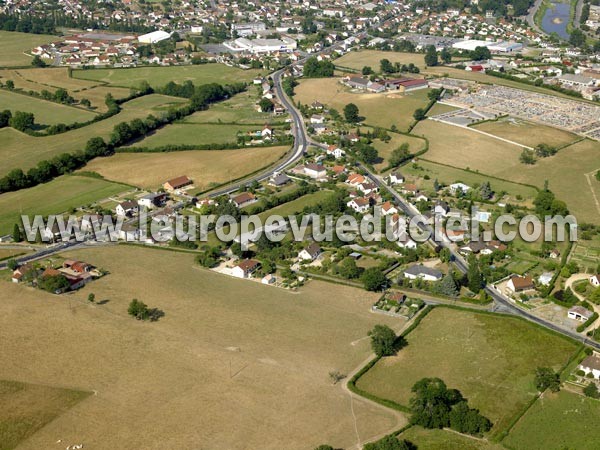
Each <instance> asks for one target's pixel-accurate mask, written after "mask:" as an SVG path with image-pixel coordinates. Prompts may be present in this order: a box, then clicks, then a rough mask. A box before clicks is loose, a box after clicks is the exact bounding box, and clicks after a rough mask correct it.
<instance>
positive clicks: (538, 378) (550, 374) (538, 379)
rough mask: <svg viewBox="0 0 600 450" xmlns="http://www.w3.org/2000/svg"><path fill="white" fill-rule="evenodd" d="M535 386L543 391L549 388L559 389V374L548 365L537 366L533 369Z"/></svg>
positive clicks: (555, 390) (554, 390)
mask: <svg viewBox="0 0 600 450" xmlns="http://www.w3.org/2000/svg"><path fill="white" fill-rule="evenodd" d="M535 387H536V388H537V390H538V391H540V392H544V391H545V390H546V389H550V390H551V391H552V392H558V391H560V376H559V374H558V373H556V372H555V371H554V370H552V369H551V368H549V367H538V368H537V369H536V370H535Z"/></svg>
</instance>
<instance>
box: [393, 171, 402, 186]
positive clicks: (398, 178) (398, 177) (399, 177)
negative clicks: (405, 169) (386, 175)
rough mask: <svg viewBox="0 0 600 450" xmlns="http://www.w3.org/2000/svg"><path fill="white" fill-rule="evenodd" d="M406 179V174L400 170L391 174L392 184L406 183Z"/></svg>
mask: <svg viewBox="0 0 600 450" xmlns="http://www.w3.org/2000/svg"><path fill="white" fill-rule="evenodd" d="M404 180H405V178H404V175H402V174H401V173H400V172H392V173H391V174H390V184H400V183H404Z"/></svg>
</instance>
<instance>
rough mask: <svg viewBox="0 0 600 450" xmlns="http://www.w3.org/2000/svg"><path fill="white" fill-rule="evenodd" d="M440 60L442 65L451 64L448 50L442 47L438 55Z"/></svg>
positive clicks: (450, 54)
mask: <svg viewBox="0 0 600 450" xmlns="http://www.w3.org/2000/svg"><path fill="white" fill-rule="evenodd" d="M440 58H441V59H442V61H443V62H444V64H449V63H450V62H452V53H451V52H450V50H448V48H446V47H444V48H443V49H442V51H441V53H440Z"/></svg>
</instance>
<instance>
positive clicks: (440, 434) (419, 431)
mask: <svg viewBox="0 0 600 450" xmlns="http://www.w3.org/2000/svg"><path fill="white" fill-rule="evenodd" d="M399 438H400V439H406V440H407V441H410V442H412V443H413V444H415V445H416V446H417V448H424V449H426V450H502V449H504V447H503V446H502V445H500V444H492V443H491V442H489V441H484V440H482V439H475V438H472V437H469V436H465V435H461V434H457V433H453V432H452V431H445V430H426V429H424V428H421V427H419V426H415V427H411V428H409V429H408V430H406V431H405V432H404V433H402V434H401V435H400V436H399Z"/></svg>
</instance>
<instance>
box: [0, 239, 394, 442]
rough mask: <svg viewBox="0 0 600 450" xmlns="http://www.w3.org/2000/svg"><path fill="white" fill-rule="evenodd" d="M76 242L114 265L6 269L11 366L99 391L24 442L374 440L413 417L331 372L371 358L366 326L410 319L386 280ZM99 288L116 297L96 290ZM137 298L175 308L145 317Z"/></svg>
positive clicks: (18, 372) (3, 317)
mask: <svg viewBox="0 0 600 450" xmlns="http://www.w3.org/2000/svg"><path fill="white" fill-rule="evenodd" d="M63 256H65V257H73V258H76V259H82V260H85V261H88V262H90V263H92V264H95V265H96V266H98V267H101V268H104V269H106V270H108V271H109V275H108V276H106V277H104V278H102V279H100V280H97V281H94V282H93V283H90V284H89V285H87V286H86V287H85V288H83V289H82V290H81V291H79V292H77V293H75V294H71V295H67V296H59V297H57V296H55V295H50V294H46V293H43V292H41V291H36V290H33V289H31V288H26V287H23V286H17V285H14V284H13V283H10V282H5V281H2V282H1V283H2V285H1V288H2V291H3V292H4V293H5V296H4V297H5V298H4V299H3V301H2V302H0V330H1V331H0V334H1V335H2V341H3V343H4V344H3V345H2V346H0V359H1V360H2V361H4V362H5V364H2V365H1V366H0V378H6V379H26V380H27V381H28V382H31V383H42V382H43V383H45V384H47V385H50V386H57V385H60V386H77V387H78V388H79V389H82V390H86V391H94V392H95V395H92V396H90V397H88V398H87V399H86V400H85V401H84V402H81V403H80V404H79V405H77V407H76V408H74V409H73V410H71V411H69V412H67V413H65V414H63V415H61V416H60V417H58V418H57V419H56V420H54V421H52V422H51V423H49V424H48V425H46V426H45V427H44V428H43V429H41V430H40V431H38V432H37V433H36V434H35V435H34V436H32V437H31V438H30V439H29V440H27V441H26V442H25V443H23V444H22V447H21V448H22V449H23V450H27V449H40V448H52V447H54V446H55V443H56V441H57V439H59V438H60V439H62V440H63V442H65V443H67V444H65V446H64V447H66V445H68V443H84V444H85V448H88V447H89V448H146V449H160V448H189V447H190V446H191V447H195V448H210V449H217V450H218V449H234V450H235V449H247V448H262V449H278V450H279V449H282V448H285V449H286V450H295V449H306V448H314V447H316V446H317V445H319V444H322V443H323V442H329V443H331V444H332V445H334V446H335V447H336V448H337V447H343V448H350V447H351V446H353V445H355V444H356V443H357V440H358V438H357V436H356V431H355V425H356V429H357V430H358V434H359V437H360V440H361V441H365V440H368V439H371V438H373V437H374V436H377V435H379V434H382V433H389V432H391V431H392V430H396V429H399V428H401V427H402V426H404V425H405V424H406V419H404V418H402V417H401V416H398V415H397V414H395V413H394V412H391V411H388V410H385V409H384V408H380V407H377V406H373V405H371V404H369V403H366V402H364V401H362V400H356V399H355V400H354V401H353V402H352V404H351V401H350V398H349V396H348V394H347V393H346V392H345V391H344V390H343V389H342V386H341V384H338V385H335V386H333V385H332V383H331V381H330V379H329V375H328V373H329V372H330V371H332V370H339V371H341V372H342V373H349V371H350V370H352V369H353V368H354V367H356V366H358V365H360V364H361V362H362V361H363V360H364V359H365V358H366V357H367V356H368V354H369V352H370V349H369V343H368V339H362V340H359V341H357V340H358V339H361V338H363V337H365V336H366V333H367V331H368V330H369V329H371V328H372V327H373V326H374V325H375V324H376V323H385V324H388V325H390V326H393V327H394V328H399V327H400V326H401V322H399V321H398V320H397V319H395V320H394V319H391V318H387V317H385V316H379V315H377V316H376V315H374V314H371V313H369V307H370V305H371V304H372V303H373V301H374V300H375V299H376V297H377V296H376V295H375V294H369V293H365V292H364V291H362V290H357V289H353V288H348V287H343V286H337V285H336V286H334V285H328V284H327V285H326V284H323V283H319V282H311V283H310V284H308V285H307V286H305V287H303V288H302V289H301V291H300V292H301V294H300V295H299V294H298V293H297V292H289V291H286V290H281V289H279V288H274V287H271V286H264V285H261V284H260V283H256V282H252V281H247V280H239V279H235V278H231V277H227V276H226V275H220V274H216V273H214V272H210V271H207V270H203V269H200V268H198V267H197V266H196V265H195V264H194V256H193V255H189V254H184V253H178V252H167V251H160V250H153V249H147V248H133V247H131V246H111V247H103V248H94V249H86V250H80V251H74V252H69V253H66V254H64V255H63ZM90 292H93V293H95V295H96V299H97V301H102V300H104V301H106V303H105V304H103V305H96V304H93V305H91V304H89V303H88V302H87V300H86V299H87V295H88V294H89V293H90ZM132 298H138V299H139V300H141V301H143V302H145V303H147V304H148V305H149V306H151V307H158V308H160V309H162V310H163V311H164V312H165V317H163V318H162V319H161V320H160V321H158V322H156V323H143V322H138V321H136V320H133V319H132V318H130V317H128V316H127V313H126V310H127V305H128V303H129V302H130V300H131V299H132ZM48 317H52V320H48ZM355 341H357V342H355ZM40 342H43V343H44V346H43V351H40ZM352 342H355V345H351V343H352ZM32 362H35V368H36V369H35V370H34V371H32V370H31V367H32V366H31V364H32ZM99 418H100V419H99ZM355 418H356V420H355ZM64 447H63V448H64Z"/></svg>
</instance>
